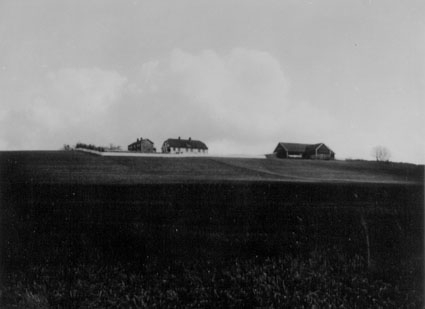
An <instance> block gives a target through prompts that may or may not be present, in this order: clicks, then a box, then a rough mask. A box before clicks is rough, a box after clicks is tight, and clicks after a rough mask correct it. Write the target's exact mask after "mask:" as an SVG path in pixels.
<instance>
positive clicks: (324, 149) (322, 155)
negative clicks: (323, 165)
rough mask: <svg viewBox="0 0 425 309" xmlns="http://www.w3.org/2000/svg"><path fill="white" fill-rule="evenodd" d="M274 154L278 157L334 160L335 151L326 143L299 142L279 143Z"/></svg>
mask: <svg viewBox="0 0 425 309" xmlns="http://www.w3.org/2000/svg"><path fill="white" fill-rule="evenodd" d="M273 154H274V155H275V156H276V157H277V158H285V159H286V158H292V159H315V160H334V159H335V153H334V152H333V151H332V150H331V149H330V148H329V147H328V146H326V145H325V144H324V143H316V144H299V143H284V142H281V143H279V144H277V146H276V148H275V150H274V152H273Z"/></svg>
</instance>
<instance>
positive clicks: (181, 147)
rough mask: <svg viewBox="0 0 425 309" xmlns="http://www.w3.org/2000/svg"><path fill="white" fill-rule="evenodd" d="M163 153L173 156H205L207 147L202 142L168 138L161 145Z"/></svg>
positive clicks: (190, 139)
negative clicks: (172, 154)
mask: <svg viewBox="0 0 425 309" xmlns="http://www.w3.org/2000/svg"><path fill="white" fill-rule="evenodd" d="M162 152H163V153H174V154H207V153H208V147H207V145H205V143H204V142H201V141H197V140H193V139H192V138H190V137H189V139H182V138H180V137H179V138H169V139H167V140H166V141H165V142H164V143H163V144H162Z"/></svg>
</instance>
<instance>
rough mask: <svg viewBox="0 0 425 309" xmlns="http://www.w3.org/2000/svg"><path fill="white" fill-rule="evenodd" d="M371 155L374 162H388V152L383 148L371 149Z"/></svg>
mask: <svg viewBox="0 0 425 309" xmlns="http://www.w3.org/2000/svg"><path fill="white" fill-rule="evenodd" d="M372 154H373V156H374V157H375V159H376V161H388V160H389V159H390V157H391V153H390V151H389V150H388V148H386V147H384V146H376V147H373V150H372Z"/></svg>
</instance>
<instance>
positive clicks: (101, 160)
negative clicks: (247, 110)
mask: <svg viewBox="0 0 425 309" xmlns="http://www.w3.org/2000/svg"><path fill="white" fill-rule="evenodd" d="M423 173H424V167H423V166H421V165H413V164H401V163H377V162H370V161H311V160H278V159H247V158H225V157H181V158H175V157H174V158H172V157H170V158H164V157H100V156H96V155H93V154H88V153H82V152H77V151H70V152H64V151H19V152H0V180H1V182H3V183H7V182H9V183H31V182H32V183H57V184H61V183H63V184H69V183H79V184H139V183H140V184H145V183H182V182H183V183H186V182H227V181H273V182H275V181H278V182H347V183H351V182H356V183H359V182H367V183H400V184H403V183H405V184H414V183H423Z"/></svg>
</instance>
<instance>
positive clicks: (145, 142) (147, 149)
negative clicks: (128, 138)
mask: <svg viewBox="0 0 425 309" xmlns="http://www.w3.org/2000/svg"><path fill="white" fill-rule="evenodd" d="M127 149H128V151H137V152H143V153H152V152H156V149H155V147H154V144H153V142H152V141H151V140H150V139H147V138H145V139H143V138H142V137H141V138H138V139H137V140H136V141H135V142H134V143H131V144H130V145H128V147H127Z"/></svg>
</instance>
